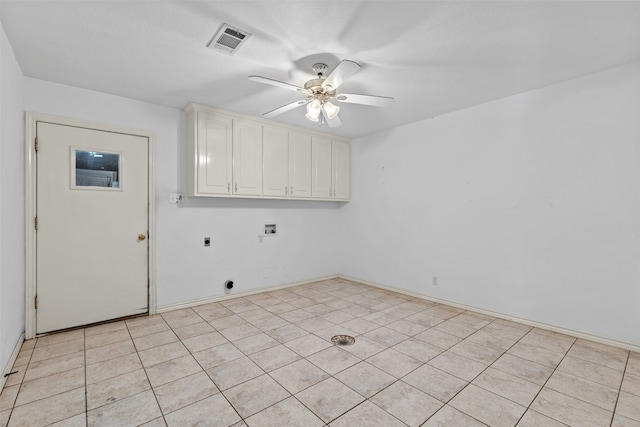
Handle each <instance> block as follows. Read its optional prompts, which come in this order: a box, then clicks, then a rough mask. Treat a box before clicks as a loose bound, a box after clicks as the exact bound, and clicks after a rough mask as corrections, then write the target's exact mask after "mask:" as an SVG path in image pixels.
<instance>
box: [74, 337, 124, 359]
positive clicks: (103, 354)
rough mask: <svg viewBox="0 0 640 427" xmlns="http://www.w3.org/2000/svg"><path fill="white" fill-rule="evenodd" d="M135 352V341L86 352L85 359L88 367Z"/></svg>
mask: <svg viewBox="0 0 640 427" xmlns="http://www.w3.org/2000/svg"><path fill="white" fill-rule="evenodd" d="M135 351H136V347H135V346H134V345H133V341H130V340H129V341H122V342H117V343H113V344H107V345H104V346H102V347H98V348H92V349H91V350H87V351H86V352H85V358H86V363H87V365H91V364H93V363H98V362H104V361H105V360H109V359H113V358H116V357H120V356H126V355H127V354H131V353H134V352H135ZM79 355H80V356H82V353H79Z"/></svg>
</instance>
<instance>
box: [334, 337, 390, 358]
mask: <svg viewBox="0 0 640 427" xmlns="http://www.w3.org/2000/svg"><path fill="white" fill-rule="evenodd" d="M341 348H342V349H343V350H344V351H347V352H349V353H351V354H353V355H354V356H356V357H359V358H360V359H367V358H369V357H371V356H373V355H374V354H378V353H380V352H381V351H384V350H386V349H387V346H385V345H382V344H380V343H379V342H377V341H374V340H372V339H370V338H367V337H365V336H364V335H360V336H358V337H356V342H355V343H354V344H353V345H347V346H344V347H341Z"/></svg>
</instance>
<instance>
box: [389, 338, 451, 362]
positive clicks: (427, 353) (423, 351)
mask: <svg viewBox="0 0 640 427" xmlns="http://www.w3.org/2000/svg"><path fill="white" fill-rule="evenodd" d="M393 349H394V350H397V351H399V352H401V353H404V354H406V355H408V356H411V357H413V358H414V359H417V360H419V361H421V362H428V361H429V360H431V359H433V358H434V357H436V356H437V355H439V354H440V353H442V352H443V351H444V350H443V349H441V348H440V347H436V346H434V345H431V344H429V343H426V342H424V341H421V340H419V339H416V338H409V339H408V340H405V341H402V342H401V343H400V344H398V345H395V346H393Z"/></svg>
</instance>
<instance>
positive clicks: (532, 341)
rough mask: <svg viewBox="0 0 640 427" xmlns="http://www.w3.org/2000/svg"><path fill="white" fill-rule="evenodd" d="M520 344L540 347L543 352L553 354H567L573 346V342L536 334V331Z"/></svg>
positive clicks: (526, 336) (524, 338)
mask: <svg viewBox="0 0 640 427" xmlns="http://www.w3.org/2000/svg"><path fill="white" fill-rule="evenodd" d="M520 343H524V344H529V345H531V346H534V347H539V348H541V349H543V350H547V351H550V352H553V353H562V354H564V353H566V352H567V351H569V349H570V348H571V345H572V344H573V342H572V341H567V340H564V339H559V338H554V337H552V336H549V335H548V334H547V335H540V334H537V333H535V329H534V330H532V331H531V332H529V333H528V334H527V335H525V336H524V337H523V338H522V339H521V340H520Z"/></svg>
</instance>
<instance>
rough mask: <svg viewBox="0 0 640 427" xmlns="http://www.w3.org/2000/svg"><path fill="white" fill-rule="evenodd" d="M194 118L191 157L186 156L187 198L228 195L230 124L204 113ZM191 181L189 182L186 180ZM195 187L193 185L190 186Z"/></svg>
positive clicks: (230, 153) (230, 170) (229, 120)
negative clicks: (194, 195) (194, 140)
mask: <svg viewBox="0 0 640 427" xmlns="http://www.w3.org/2000/svg"><path fill="white" fill-rule="evenodd" d="M194 114H196V115H197V121H196V126H195V129H190V131H195V133H196V135H197V136H195V139H196V140H197V143H196V145H195V147H193V149H192V150H190V151H192V152H193V155H190V159H189V160H190V166H191V167H189V173H190V178H191V179H195V180H194V181H193V183H191V185H190V186H189V187H190V188H189V192H190V193H191V194H195V193H198V194H203V195H204V194H231V181H232V179H233V178H232V167H233V160H232V159H233V157H232V149H233V148H232V141H233V136H232V135H233V128H232V122H233V120H232V119H231V118H230V117H225V116H222V115H212V114H207V113H205V112H197V113H194ZM190 181H191V180H190ZM194 184H195V185H194Z"/></svg>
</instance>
